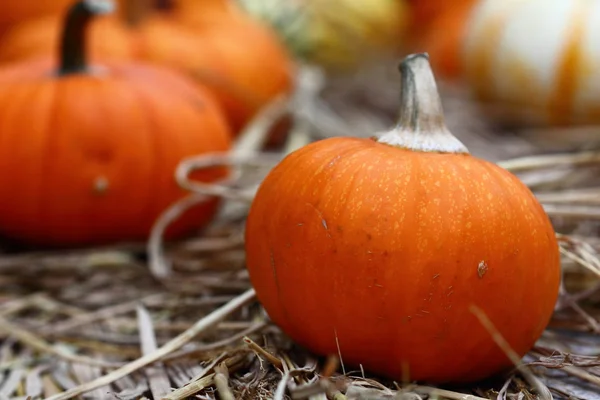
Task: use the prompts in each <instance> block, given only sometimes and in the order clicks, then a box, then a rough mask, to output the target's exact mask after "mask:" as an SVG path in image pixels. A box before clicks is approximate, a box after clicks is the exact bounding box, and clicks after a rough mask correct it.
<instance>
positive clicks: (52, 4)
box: [0, 0, 73, 30]
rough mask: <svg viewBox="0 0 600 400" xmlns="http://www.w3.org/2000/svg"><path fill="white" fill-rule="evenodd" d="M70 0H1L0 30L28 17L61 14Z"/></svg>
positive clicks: (71, 0)
mask: <svg viewBox="0 0 600 400" xmlns="http://www.w3.org/2000/svg"><path fill="white" fill-rule="evenodd" d="M72 2H73V0H34V1H32V0H2V5H1V6H0V30H1V29H4V28H6V27H7V26H9V25H12V24H15V23H20V22H23V21H25V20H28V19H32V18H38V17H42V16H45V15H50V14H62V13H64V12H65V11H66V10H67V8H68V7H69V5H70V4H71V3H72Z"/></svg>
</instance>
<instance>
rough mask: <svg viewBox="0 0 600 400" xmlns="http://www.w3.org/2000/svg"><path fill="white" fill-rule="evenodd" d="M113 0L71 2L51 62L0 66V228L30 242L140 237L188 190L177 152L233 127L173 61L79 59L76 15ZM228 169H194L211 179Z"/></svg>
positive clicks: (220, 137)
mask: <svg viewBox="0 0 600 400" xmlns="http://www.w3.org/2000/svg"><path fill="white" fill-rule="evenodd" d="M110 4H111V3H110V2H104V3H102V2H94V1H90V0H81V1H79V2H78V3H76V4H75V5H74V6H73V8H72V14H71V15H70V17H69V18H68V20H67V23H66V28H65V31H64V34H63V44H62V51H61V57H60V64H59V66H58V72H59V73H58V75H57V74H53V73H52V72H56V62H52V61H49V60H47V59H46V58H44V59H40V60H31V61H24V62H21V63H14V64H11V65H10V66H7V67H4V68H2V69H0V85H1V86H0V87H1V90H0V123H1V124H2V127H1V129H2V135H1V136H0V171H2V173H0V186H1V187H3V188H7V190H10V194H9V195H3V196H0V232H1V233H2V234H4V235H8V236H11V237H14V238H17V239H19V240H23V241H27V242H30V243H40V244H49V245H82V244H91V243H103V242H112V241H119V240H136V239H144V238H145V237H146V236H147V234H148V233H149V229H150V227H151V225H152V224H153V223H154V220H155V218H156V217H157V216H158V215H159V213H161V212H162V211H163V210H164V209H165V208H166V207H167V206H169V205H170V204H171V203H172V202H173V201H175V200H177V199H178V198H180V197H182V196H184V195H185V192H184V191H183V190H181V189H180V188H179V187H178V185H177V184H176V182H175V180H174V177H173V174H174V171H175V168H176V166H177V165H178V163H179V162H180V161H181V159H182V158H184V157H188V156H192V155H197V154H202V153H205V152H211V151H224V150H227V149H229V148H230V145H231V139H230V131H229V129H228V127H227V124H226V121H225V119H224V117H223V115H222V113H221V111H220V108H219V107H218V106H217V104H216V103H215V101H214V100H213V99H212V98H211V97H210V95H209V94H208V92H207V91H204V90H202V89H201V88H200V87H199V86H197V85H195V84H194V83H193V82H191V81H190V80H188V79H186V78H184V77H183V76H181V75H179V74H177V73H176V72H174V71H171V70H168V69H165V68H160V67H158V66H150V65H143V64H135V63H131V62H108V63H104V64H103V65H101V66H89V65H88V64H87V62H86V52H85V50H84V47H85V46H84V43H85V37H84V36H85V35H84V31H85V27H86V25H87V20H88V19H89V18H91V17H92V16H94V15H97V14H99V13H103V12H106V11H107V10H108V9H107V6H110ZM226 173H227V171H226V169H222V168H219V169H213V170H208V171H204V172H202V173H201V174H200V175H199V176H198V178H199V179H201V180H204V181H212V180H215V179H218V178H221V177H224V176H225V175H226ZM217 206H218V201H217V200H216V199H212V200H210V201H207V202H206V203H204V204H202V205H201V206H199V207H197V208H195V209H194V210H193V211H191V212H190V213H188V214H187V215H186V216H185V217H184V218H182V219H181V220H180V221H179V222H178V224H177V225H175V226H173V227H172V228H171V230H170V231H169V233H168V236H169V237H174V236H179V235H182V234H184V233H188V232H189V231H190V230H192V229H197V228H199V227H201V226H202V225H203V224H204V223H206V222H207V221H208V220H210V218H211V217H212V215H214V213H215V211H216V208H217Z"/></svg>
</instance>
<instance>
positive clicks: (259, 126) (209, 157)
mask: <svg viewBox="0 0 600 400" xmlns="http://www.w3.org/2000/svg"><path fill="white" fill-rule="evenodd" d="M323 84H324V81H323V79H322V77H321V76H320V75H319V74H318V73H317V72H316V71H315V70H313V69H310V68H308V67H307V68H305V69H301V70H300V73H299V75H298V83H297V88H298V89H297V91H296V92H295V93H294V95H293V96H285V95H281V96H279V97H276V98H275V99H274V100H272V101H271V103H269V104H268V105H267V106H266V107H264V108H263V109H262V110H261V111H260V112H259V113H258V114H257V115H256V116H255V117H254V118H253V120H252V121H251V122H250V123H249V124H248V126H247V127H246V129H244V131H243V132H242V134H241V135H240V137H239V138H238V140H237V142H236V145H235V146H234V148H233V149H232V151H230V152H224V153H212V154H206V155H202V156H198V157H193V158H188V159H185V160H183V161H182V162H181V163H180V164H179V166H178V168H177V169H176V171H175V179H176V181H177V183H178V184H179V185H180V186H181V187H182V188H184V189H186V190H188V191H190V192H192V194H190V195H188V196H186V197H184V198H183V199H181V200H179V201H177V202H175V203H174V204H172V205H171V206H170V207H169V208H167V209H166V210H165V211H164V212H163V213H162V214H161V215H160V216H159V217H158V218H157V220H156V221H155V223H154V226H153V227H152V230H151V232H150V238H149V240H148V245H147V251H148V254H149V260H150V261H149V264H150V272H151V273H152V275H153V276H154V277H155V278H157V279H165V278H167V277H168V276H169V275H170V274H171V265H170V263H169V262H168V261H167V259H166V257H165V254H164V249H163V235H164V232H165V230H166V229H167V227H168V226H169V225H170V224H171V223H173V222H174V221H175V220H177V219H178V218H179V217H180V216H181V215H182V214H183V213H185V212H186V211H187V210H189V209H191V208H193V207H195V206H196V205H198V204H200V203H202V202H203V201H205V200H206V199H207V198H209V197H211V196H216V197H221V198H224V199H227V200H232V201H243V202H246V203H250V202H251V201H252V199H253V198H254V194H255V192H256V189H257V188H258V184H254V185H251V186H250V187H248V188H246V189H235V188H232V187H230V185H231V184H232V183H233V182H235V181H236V179H237V178H238V177H239V175H240V172H241V171H240V170H239V168H241V167H242V166H250V167H259V168H266V169H269V168H271V167H273V165H275V164H276V163H277V162H278V161H280V160H281V158H282V155H281V154H270V153H264V152H260V151H259V149H260V148H262V146H263V145H264V144H265V143H266V141H267V139H268V134H269V132H270V130H271V128H272V127H273V126H274V125H275V124H276V123H277V122H278V121H279V120H280V119H281V118H282V117H283V116H284V115H285V114H286V113H292V117H293V118H292V119H293V124H292V129H291V132H290V133H289V135H288V140H287V143H286V146H285V149H284V151H283V156H285V155H286V154H289V153H290V152H292V151H294V150H295V149H297V148H299V147H301V146H303V145H304V144H306V143H308V142H309V141H310V138H309V136H308V132H307V129H306V121H305V119H304V117H303V116H302V115H299V114H298V113H297V111H298V110H302V109H304V108H305V107H303V106H302V104H306V103H310V101H311V99H312V98H313V97H315V96H316V95H317V94H318V92H319V91H320V90H321V87H322V85H323ZM218 166H234V167H236V169H234V171H233V175H232V176H231V177H228V178H226V179H225V180H222V181H219V182H213V183H203V182H198V181H193V180H191V179H190V175H191V173H192V172H193V171H197V170H200V169H204V168H213V167H218Z"/></svg>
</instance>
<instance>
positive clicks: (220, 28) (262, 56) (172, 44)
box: [0, 0, 294, 133]
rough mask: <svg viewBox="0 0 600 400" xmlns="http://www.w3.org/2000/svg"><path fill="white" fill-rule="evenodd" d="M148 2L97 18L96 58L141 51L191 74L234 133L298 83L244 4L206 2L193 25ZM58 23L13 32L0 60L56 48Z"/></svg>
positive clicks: (136, 1)
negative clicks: (221, 6) (222, 6)
mask: <svg viewBox="0 0 600 400" xmlns="http://www.w3.org/2000/svg"><path fill="white" fill-rule="evenodd" d="M147 1H149V0H122V2H123V3H124V5H125V6H127V7H124V8H123V11H124V12H125V14H128V13H129V11H133V12H140V9H141V10H142V11H141V14H142V15H141V16H139V17H137V16H131V15H129V16H127V17H126V18H121V19H115V18H106V19H104V20H103V21H96V22H97V24H94V26H92V27H91V32H90V48H91V51H90V57H91V59H92V60H98V59H124V58H125V59H127V58H131V57H135V58H137V59H140V60H144V61H149V62H153V63H157V64H161V65H166V66H169V67H172V68H177V69H179V70H180V71H183V72H185V73H187V74H189V75H190V76H192V77H194V78H195V79H196V80H197V81H199V82H200V83H201V85H202V86H203V87H208V88H209V89H210V90H211V91H212V93H213V95H214V96H215V97H216V98H217V100H218V101H219V104H220V105H221V107H223V108H224V109H225V112H226V115H227V117H228V120H229V121H230V123H231V125H232V128H233V131H234V133H237V132H239V131H240V129H241V128H242V127H243V126H244V125H245V124H246V123H247V122H248V121H249V119H250V118H252V117H253V116H254V115H255V114H256V112H257V111H258V110H259V109H260V108H262V107H264V106H265V105H266V104H267V103H268V102H269V101H271V100H272V99H273V98H274V97H275V96H277V95H278V94H280V93H285V92H289V91H290V90H292V84H293V72H294V70H293V68H294V65H293V60H292V59H291V57H290V56H289V55H288V53H287V51H286V50H285V48H284V47H283V45H282V44H281V43H280V42H279V40H278V39H277V37H276V36H275V34H274V33H273V32H272V31H271V30H270V29H268V28H267V27H265V26H263V25H261V24H259V23H258V22H256V21H254V20H253V19H251V18H250V17H246V16H244V15H243V14H242V13H241V11H240V10H236V9H235V8H233V6H231V7H232V10H233V11H231V12H225V11H222V12H220V13H217V12H216V11H215V10H214V9H213V8H209V6H211V3H207V6H205V7H207V10H208V11H207V13H208V14H209V15H215V17H214V18H206V19H194V21H196V22H197V21H203V23H204V25H202V24H198V23H196V24H191V23H184V22H180V20H179V18H180V17H176V16H177V15H181V13H180V12H179V11H178V9H177V8H176V7H177V4H175V5H174V7H175V8H173V9H167V10H163V11H161V12H152V10H150V12H145V11H143V10H144V2H147ZM221 1H222V0H221ZM140 2H141V3H140ZM183 4H184V5H185V4H186V3H183ZM136 5H137V6H138V8H136V7H134V6H136ZM186 7H189V6H186ZM186 9H187V8H184V10H186ZM195 9H198V10H199V9H200V7H197V6H196V7H195ZM216 15H219V17H218V18H217V17H216ZM134 20H135V22H133V21H134ZM182 20H183V19H182ZM188 22H189V21H188ZM59 27H60V20H59V19H58V18H57V17H54V18H48V19H46V20H45V21H39V22H31V23H29V24H23V25H22V26H20V27H16V28H15V29H13V30H11V31H9V32H7V34H6V36H5V38H4V45H3V46H2V47H0V61H13V60H15V59H22V58H27V57H30V56H38V55H40V54H50V53H51V52H53V46H54V42H55V39H56V38H57V36H58V32H59V29H60V28H59ZM244 43H252V46H247V45H245V44H244Z"/></svg>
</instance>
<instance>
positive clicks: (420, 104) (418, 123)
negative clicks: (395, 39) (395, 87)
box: [377, 53, 469, 154]
mask: <svg viewBox="0 0 600 400" xmlns="http://www.w3.org/2000/svg"><path fill="white" fill-rule="evenodd" d="M399 69H400V74H401V84H402V87H401V91H400V118H399V120H398V124H397V125H396V127H395V128H394V129H392V130H391V131H389V132H386V133H384V134H382V135H381V136H380V137H379V139H377V141H378V142H379V143H384V144H388V145H391V146H396V147H401V148H405V149H409V150H415V151H426V152H437V153H465V154H468V153H469V150H468V149H467V148H466V147H465V145H464V144H462V143H461V142H460V141H459V140H458V139H457V138H456V137H455V136H454V135H453V134H452V133H451V132H450V131H449V130H448V128H447V127H446V124H445V121H444V111H443V109H442V101H441V99H440V95H439V93H438V90H437V85H436V83H435V77H434V75H433V71H432V70H431V65H430V64H429V55H428V54H427V53H418V54H411V55H409V56H407V57H406V58H405V59H404V60H403V61H402V62H401V63H400V68H399Z"/></svg>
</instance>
